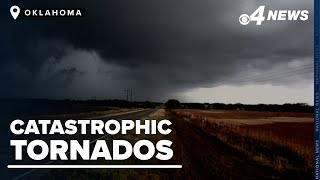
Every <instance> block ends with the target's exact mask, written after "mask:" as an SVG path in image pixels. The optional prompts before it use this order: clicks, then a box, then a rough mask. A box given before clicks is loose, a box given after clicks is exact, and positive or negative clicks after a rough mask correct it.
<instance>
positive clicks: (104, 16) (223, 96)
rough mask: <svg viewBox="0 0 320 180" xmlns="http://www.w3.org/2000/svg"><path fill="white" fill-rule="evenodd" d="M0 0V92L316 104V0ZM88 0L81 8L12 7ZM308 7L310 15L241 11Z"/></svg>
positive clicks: (67, 4) (62, 96)
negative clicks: (263, 15) (78, 13)
mask: <svg viewBox="0 0 320 180" xmlns="http://www.w3.org/2000/svg"><path fill="white" fill-rule="evenodd" d="M6 3H7V4H4V2H3V1H2V2H1V6H0V7H1V13H0V14H1V17H0V20H1V29H0V34H1V36H0V37H1V44H0V59H1V61H0V82H1V84H2V85H1V86H0V94H1V97H23V98H50V99H65V98H71V99H91V98H96V99H124V98H125V92H124V90H125V89H132V91H133V97H134V100H140V101H144V100H150V101H166V100H167V99H168V98H177V99H179V100H180V101H184V102H223V103H237V102H241V103H249V104H256V103H276V104H282V103H286V102H288V103H295V102H306V103H309V104H313V0H305V1H300V0H280V1H267V0H263V1H257V0H240V1H234V0H216V1H213V0H161V1H150V0H121V1H119V0H113V1H108V0H97V1H94V2H93V1H62V0H59V1H51V3H49V2H43V1H24V2H22V1H8V2H6ZM12 5H18V6H19V7H20V8H37V7H39V8H41V7H79V8H80V7H84V8H86V12H87V14H86V17H85V18H23V17H19V18H18V19H17V20H15V21H14V20H13V19H12V17H11V15H10V13H9V9H10V7H11V6H12ZM260 5H265V6H266V10H278V9H288V10H290V9H291V10H294V9H296V10H297V9H306V10H308V11H309V19H308V20H307V21H274V22H270V21H264V22H263V23H262V26H256V25H255V23H254V22H251V23H250V24H249V25H247V26H242V25H241V24H240V23H239V21H238V18H239V16H240V15H241V14H244V13H245V14H249V15H250V14H251V13H253V12H254V10H256V9H257V8H258V7H259V6H260Z"/></svg>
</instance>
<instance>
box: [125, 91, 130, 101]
mask: <svg viewBox="0 0 320 180" xmlns="http://www.w3.org/2000/svg"><path fill="white" fill-rule="evenodd" d="M124 92H126V100H127V101H129V89H125V90H124Z"/></svg>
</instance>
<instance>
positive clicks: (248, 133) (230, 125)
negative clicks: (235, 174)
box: [175, 110, 313, 175]
mask: <svg viewBox="0 0 320 180" xmlns="http://www.w3.org/2000/svg"><path fill="white" fill-rule="evenodd" d="M175 112H176V113H177V114H178V115H179V116H181V117H184V119H185V120H188V121H191V122H192V123H193V124H195V125H197V126H199V127H201V120H203V119H205V118H206V119H207V120H208V122H209V123H208V124H207V125H206V126H205V127H201V128H202V129H203V130H204V131H205V132H206V133H209V134H210V135H212V136H215V137H217V138H218V139H220V140H221V141H222V142H224V143H226V144H228V145H229V146H231V147H233V148H235V149H238V150H240V151H242V152H244V153H245V154H246V155H248V157H250V158H251V159H252V160H254V161H257V162H259V163H261V164H264V165H267V166H269V167H272V168H273V169H274V170H276V171H278V172H296V173H299V174H307V175H312V173H313V114H312V113H292V112H290V113H286V112H255V111H212V110H211V111H210V110H207V111H206V110H175Z"/></svg>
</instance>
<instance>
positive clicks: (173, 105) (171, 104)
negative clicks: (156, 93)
mask: <svg viewBox="0 0 320 180" xmlns="http://www.w3.org/2000/svg"><path fill="white" fill-rule="evenodd" d="M165 107H166V109H179V108H181V103H180V102H179V101H178V100H176V99H169V100H168V101H167V102H166V103H165Z"/></svg>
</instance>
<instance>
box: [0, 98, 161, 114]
mask: <svg viewBox="0 0 320 180" xmlns="http://www.w3.org/2000/svg"><path fill="white" fill-rule="evenodd" d="M160 105H162V103H156V102H149V101H145V102H137V101H134V102H130V101H126V100H118V99H114V100H69V99H65V100H50V99H0V116H1V115H9V114H11V115H14V116H17V115H42V114H60V113H78V112H89V111H100V110H101V111H106V110H109V109H111V108H114V107H116V108H155V107H156V106H160Z"/></svg>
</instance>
